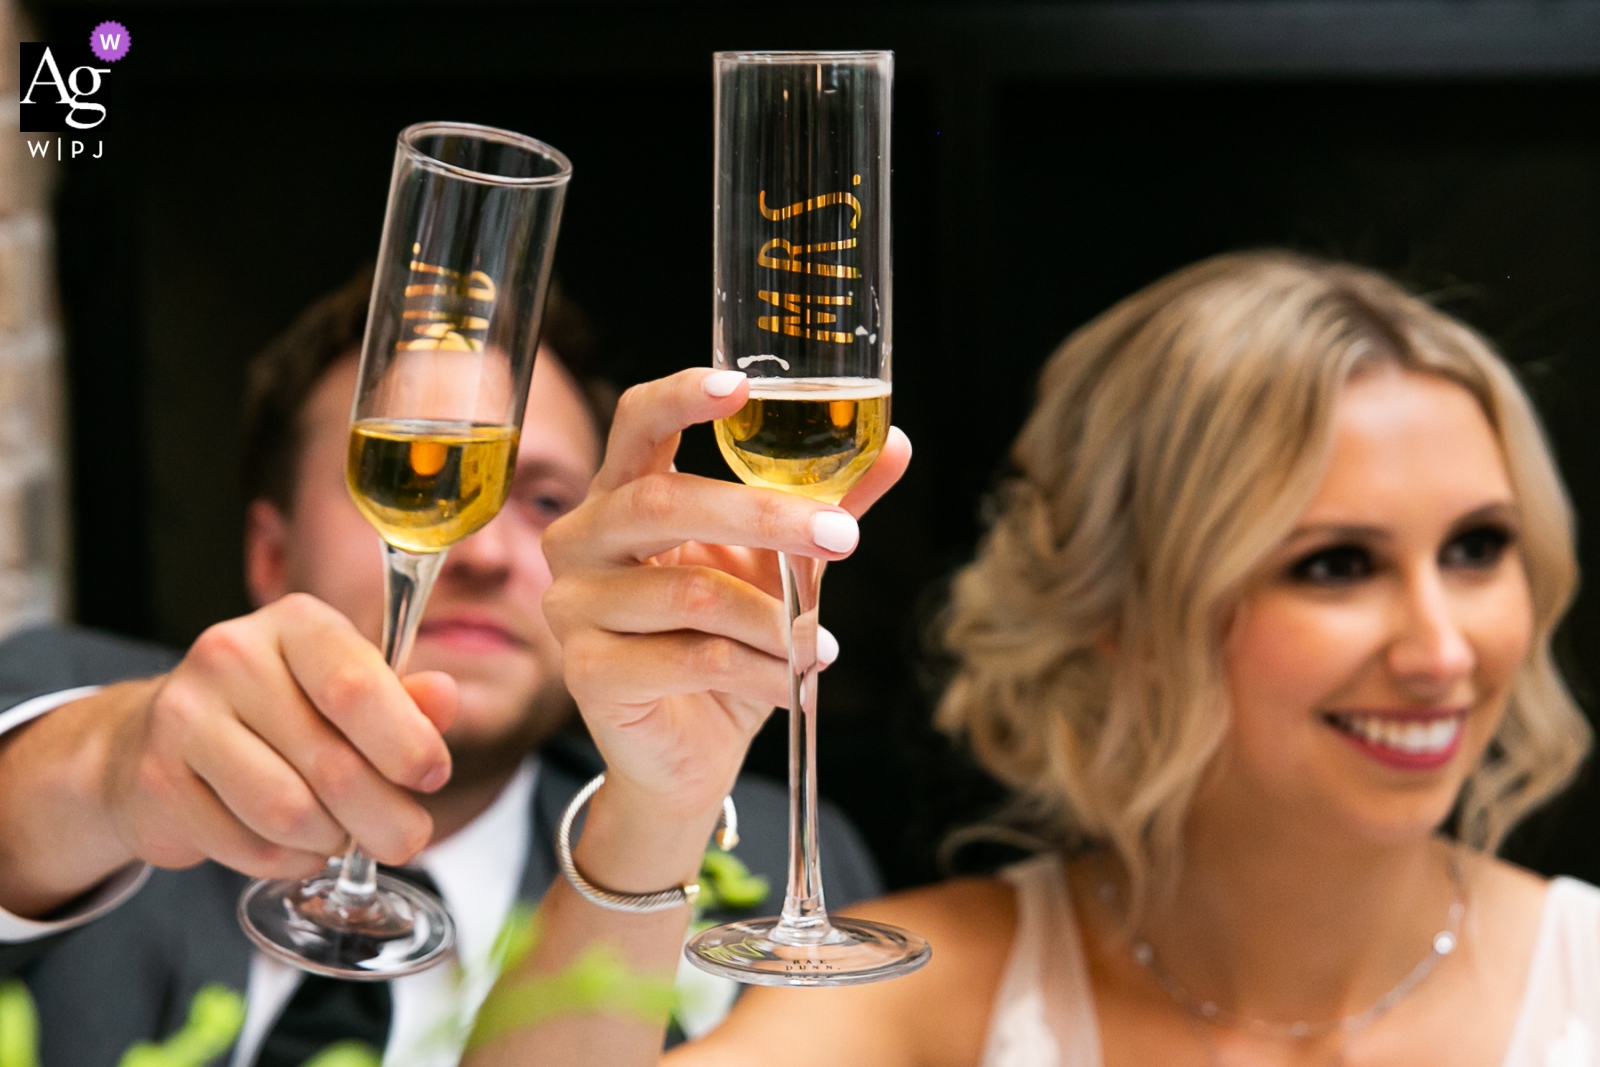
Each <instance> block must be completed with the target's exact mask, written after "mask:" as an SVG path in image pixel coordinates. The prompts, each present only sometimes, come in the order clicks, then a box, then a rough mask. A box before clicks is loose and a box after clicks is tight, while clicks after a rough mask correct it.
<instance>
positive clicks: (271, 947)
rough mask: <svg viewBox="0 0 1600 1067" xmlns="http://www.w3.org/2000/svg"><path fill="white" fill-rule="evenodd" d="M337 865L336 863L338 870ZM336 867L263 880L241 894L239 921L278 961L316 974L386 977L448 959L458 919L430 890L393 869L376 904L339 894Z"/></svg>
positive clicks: (382, 883) (360, 978)
mask: <svg viewBox="0 0 1600 1067" xmlns="http://www.w3.org/2000/svg"><path fill="white" fill-rule="evenodd" d="M336 870H337V868H335V871H336ZM336 881H337V875H336V873H334V872H329V873H326V874H321V875H318V876H317V877H315V878H309V879H306V880H305V881H285V880H279V881H270V882H269V881H257V882H252V883H251V884H250V887H249V888H248V889H246V890H245V891H244V893H243V894H242V895H241V896H240V897H239V925H240V926H242V927H244V932H245V933H246V934H248V935H249V937H250V940H251V941H253V942H255V944H256V947H257V948H259V949H261V951H263V952H265V953H266V954H267V955H269V956H272V957H273V958H274V959H278V960H281V961H282V962H284V963H287V964H289V965H290V966H292V967H298V968H300V969H301V970H302V971H310V972H312V973H313V974H325V975H328V976H329V977H332V978H348V979H353V980H355V981H369V982H381V981H385V980H387V979H390V978H398V977H400V976H401V975H406V974H415V973H416V972H418V971H425V970H427V969H428V968H429V967H432V966H433V965H435V964H437V963H441V962H443V960H444V957H445V953H447V952H449V951H450V948H451V946H453V945H454V944H455V939H456V937H455V934H456V931H455V924H454V923H452V922H451V921H450V916H449V914H448V913H446V912H445V910H444V905H443V904H442V903H440V902H439V901H438V900H436V899H435V898H434V897H433V896H432V895H431V894H429V893H426V892H424V891H423V890H421V889H418V888H417V887H416V886H414V885H411V884H410V883H409V882H403V881H401V880H400V879H398V878H394V877H392V876H390V875H387V874H379V875H378V892H377V896H376V898H375V899H374V900H373V902H372V903H371V904H369V905H366V906H363V907H350V906H348V905H342V904H340V903H339V902H338V901H336V900H335V899H334V898H333V888H334V883H335V882H336Z"/></svg>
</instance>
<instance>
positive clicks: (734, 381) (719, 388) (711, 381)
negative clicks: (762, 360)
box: [700, 370, 745, 398]
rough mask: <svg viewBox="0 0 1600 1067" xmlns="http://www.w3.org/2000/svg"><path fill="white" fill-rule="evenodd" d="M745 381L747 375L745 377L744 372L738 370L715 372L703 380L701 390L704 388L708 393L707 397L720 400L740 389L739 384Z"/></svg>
mask: <svg viewBox="0 0 1600 1067" xmlns="http://www.w3.org/2000/svg"><path fill="white" fill-rule="evenodd" d="M744 379H745V375H744V372H743V371H737V370H719V371H713V372H712V373H710V374H708V375H706V376H705V378H704V379H702V380H701V382H700V388H702V389H704V390H705V391H706V395H707V396H714V397H719V398H720V397H724V396H727V395H728V394H729V393H731V392H733V391H734V390H735V389H737V388H739V383H740V382H742V381H744Z"/></svg>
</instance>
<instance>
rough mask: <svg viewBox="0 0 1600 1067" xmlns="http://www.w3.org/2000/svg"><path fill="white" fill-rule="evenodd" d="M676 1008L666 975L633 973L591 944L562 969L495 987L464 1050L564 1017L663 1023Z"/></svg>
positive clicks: (611, 951) (613, 953) (602, 948)
mask: <svg viewBox="0 0 1600 1067" xmlns="http://www.w3.org/2000/svg"><path fill="white" fill-rule="evenodd" d="M676 1004H677V993H676V991H674V989H673V988H672V979H671V978H670V977H668V976H662V977H651V976H647V975H639V974H635V973H634V972H633V971H632V970H630V969H629V968H628V966H627V964H626V963H624V962H623V960H622V957H621V954H620V953H618V952H617V951H616V950H615V949H614V948H612V947H610V946H609V945H593V946H590V948H589V950H588V951H586V952H585V953H584V954H583V955H582V956H580V957H578V959H576V960H574V961H573V962H572V963H571V964H570V965H569V966H568V967H567V968H566V969H565V970H562V971H560V972H559V973H557V974H552V975H546V976H544V977H540V978H530V979H526V980H524V981H521V982H519V983H517V984H515V985H505V984H502V985H499V986H496V987H495V989H494V991H493V992H491V993H490V994H489V997H488V999H487V1000H485V1001H484V1002H483V1007H482V1008H481V1009H479V1011H478V1018H477V1022H476V1024H475V1025H474V1026H473V1028H472V1036H471V1037H470V1038H469V1039H468V1041H467V1048H468V1049H474V1048H477V1047H479V1046H480V1045H484V1044H487V1043H489V1042H491V1041H493V1040H495V1039H496V1038H498V1037H500V1036H502V1035H504V1034H507V1033H509V1032H511V1031H513V1030H518V1029H521V1028H523V1027H528V1026H538V1025H539V1024H540V1023H543V1022H545V1021H547V1020H549V1019H553V1018H557V1017H559V1016H563V1015H588V1014H595V1013H603V1014H607V1015H621V1016H628V1017H632V1018H635V1019H638V1020H640V1021H641V1022H645V1023H650V1024H654V1025H661V1024H664V1023H665V1022H666V1020H667V1018H668V1016H670V1015H671V1013H672V1009H673V1007H674V1006H675V1005H676Z"/></svg>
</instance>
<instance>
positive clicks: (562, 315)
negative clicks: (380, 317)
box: [240, 266, 616, 511]
mask: <svg viewBox="0 0 1600 1067" xmlns="http://www.w3.org/2000/svg"><path fill="white" fill-rule="evenodd" d="M371 295H372V267H370V266H367V267H364V268H362V269H361V270H360V271H358V272H356V276H355V277H353V278H351V279H350V280H349V281H348V282H346V283H345V284H344V285H343V286H341V287H340V288H338V289H336V290H335V291H333V292H331V293H329V294H328V295H327V296H325V297H323V298H322V299H321V300H318V301H317V302H316V303H315V304H312V305H311V306H310V307H309V308H307V309H306V310H305V311H304V312H302V313H301V315H300V317H299V318H297V319H295V321H294V322H293V324H291V325H290V327H289V328H288V329H287V330H285V331H284V332H283V333H282V334H280V335H279V336H278V337H277V338H276V339H275V340H274V341H273V342H272V343H271V344H269V345H267V347H266V348H264V349H262V351H261V353H260V354H259V355H257V356H256V357H255V358H254V359H252V360H251V361H250V366H249V369H248V370H247V372H246V378H245V392H244V418H243V442H242V444H243V448H242V453H243V454H242V457H241V458H242V468H241V471H240V488H241V489H242V490H243V493H244V499H245V500H256V499H265V500H269V501H271V502H272V503H273V504H276V505H277V506H278V507H279V508H280V509H282V510H284V511H288V510H289V505H290V502H291V501H292V499H293V497H294V488H295V485H294V480H295V471H296V469H297V468H298V466H299V461H300V413H301V410H302V409H303V408H304V407H305V403H306V398H307V397H308V396H310V395H311V391H312V390H313V389H315V388H316V386H317V383H318V382H319V381H321V380H322V376H323V375H324V374H325V373H327V371H328V368H330V367H332V366H333V365H334V364H335V363H337V362H339V360H341V359H343V358H344V357H346V356H349V355H352V354H354V353H357V352H359V351H360V349H361V337H362V334H363V333H364V332H365V331H366V328H367V304H368V301H369V298H370V297H371ZM540 340H541V342H542V343H543V344H546V345H549V346H550V348H551V349H552V350H554V351H555V353H556V354H557V355H558V356H559V357H560V358H561V363H562V365H563V366H565V367H566V368H567V370H568V372H569V373H571V374H572V376H573V378H575V379H576V380H577V382H578V385H579V387H580V388H582V390H583V393H584V398H585V400H586V401H587V402H588V405H589V410H590V412H591V414H593V415H594V420H595V426H596V428H597V429H598V430H599V432H600V435H601V438H602V439H604V437H605V433H606V430H607V429H608V428H609V424H610V421H611V412H612V409H613V408H614V407H615V406H616V389H615V387H614V386H612V384H611V383H610V382H609V381H607V380H606V379H605V378H604V377H602V376H601V375H599V374H598V373H597V372H596V369H595V363H596V354H595V339H594V329H593V326H592V325H591V324H590V322H589V318H588V316H587V315H585V314H584V312H583V309H582V308H580V307H578V306H577V305H576V304H574V303H573V302H572V301H571V300H570V299H569V298H568V297H567V296H566V294H565V293H564V292H563V291H562V289H561V286H560V285H559V284H558V283H552V284H551V286H550V296H549V298H548V300H547V301H546V303H545V309H544V321H543V323H542V330H541V333H540Z"/></svg>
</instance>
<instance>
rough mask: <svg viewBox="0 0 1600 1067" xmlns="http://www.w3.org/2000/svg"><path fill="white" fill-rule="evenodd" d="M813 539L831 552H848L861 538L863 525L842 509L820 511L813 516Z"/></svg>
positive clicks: (819, 545)
mask: <svg viewBox="0 0 1600 1067" xmlns="http://www.w3.org/2000/svg"><path fill="white" fill-rule="evenodd" d="M811 540H813V541H815V542H816V544H817V547H818V548H825V549H827V550H828V551H829V552H848V551H850V550H851V549H852V548H854V547H856V542H857V541H859V540H861V527H859V526H857V525H856V520H854V519H852V518H851V517H850V516H849V515H846V514H845V513H844V512H842V511H819V512H817V514H815V515H813V516H812V517H811Z"/></svg>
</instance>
